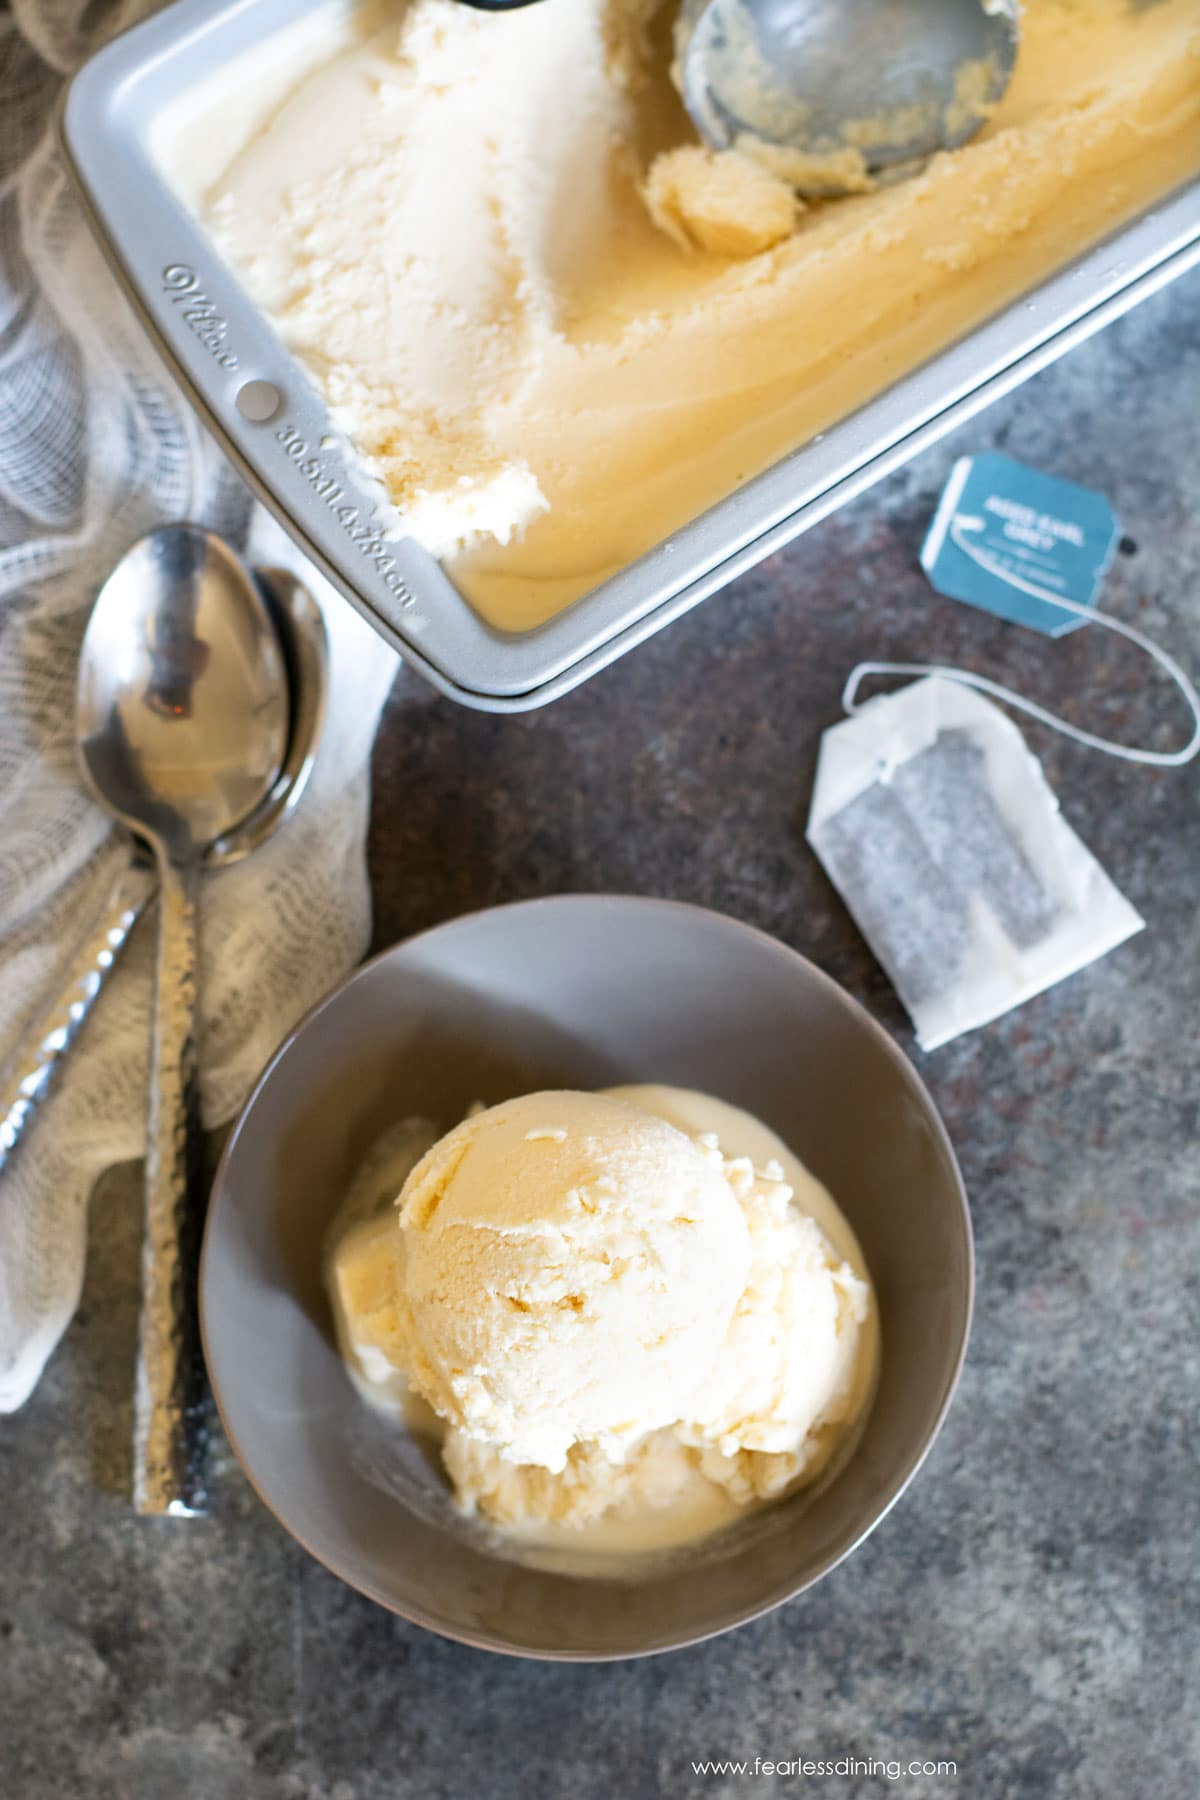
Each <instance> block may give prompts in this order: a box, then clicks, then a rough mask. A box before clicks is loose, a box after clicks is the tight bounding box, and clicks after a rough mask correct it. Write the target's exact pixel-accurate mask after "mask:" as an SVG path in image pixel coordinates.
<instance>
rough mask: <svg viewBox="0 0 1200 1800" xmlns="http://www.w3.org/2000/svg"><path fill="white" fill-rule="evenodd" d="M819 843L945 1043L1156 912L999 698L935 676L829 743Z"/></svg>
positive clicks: (835, 877) (846, 724)
mask: <svg viewBox="0 0 1200 1800" xmlns="http://www.w3.org/2000/svg"><path fill="white" fill-rule="evenodd" d="M808 841H809V843H810V844H811V845H812V847H813V849H814V850H815V851H816V853H817V856H818V857H819V858H820V860H821V862H822V863H823V864H824V866H825V869H826V871H827V873H828V875H829V877H830V879H831V880H832V882H833V884H834V886H835V887H836V888H837V890H838V892H839V893H840V894H841V896H842V898H843V900H844V901H845V903H846V905H847V907H848V908H849V910H850V912H851V913H852V914H853V916H854V919H855V921H856V923H857V925H858V927H859V929H860V931H861V932H862V934H863V936H864V937H865V938H866V940H867V942H868V943H869V944H870V946H871V949H872V950H873V951H874V953H875V955H876V956H877V957H878V958H879V961H880V962H881V963H882V964H883V967H884V968H885V969H886V970H887V973H888V975H889V976H890V978H891V980H892V982H893V984H894V986H895V988H896V991H897V992H898V993H899V995H900V998H901V1000H902V1001H903V1002H904V1005H905V1007H906V1008H907V1010H908V1012H909V1013H910V1014H911V1016H912V1020H913V1023H914V1025H915V1026H916V1029H917V1038H918V1040H919V1042H920V1044H921V1046H922V1048H923V1049H925V1050H933V1049H935V1048H936V1047H937V1046H938V1045H939V1044H944V1043H946V1042H947V1041H948V1040H949V1039H950V1038H953V1037H957V1036H958V1035H959V1033H960V1032H964V1031H970V1030H972V1029H973V1028H974V1027H975V1026H977V1025H983V1024H986V1023H987V1021H988V1020H989V1019H995V1018H998V1017H999V1015H1000V1014H1001V1013H1005V1012H1007V1011H1009V1009H1010V1008H1011V1007H1014V1006H1018V1005H1020V1003H1021V1002H1022V1001H1023V1000H1028V999H1029V998H1030V997H1031V996H1032V995H1034V994H1038V993H1041V992H1042V991H1043V989H1045V988H1048V987H1052V986H1053V985H1054V983H1055V982H1056V981H1061V980H1062V979H1063V978H1064V977H1065V976H1067V975H1071V974H1074V972H1075V971H1076V970H1077V969H1081V968H1083V967H1084V966H1085V964H1087V963H1090V962H1093V961H1094V960H1095V959H1096V958H1097V957H1099V956H1103V955H1104V953H1105V952H1106V951H1107V950H1111V949H1113V948H1114V946H1115V945H1117V944H1120V943H1123V942H1124V940H1125V939H1126V938H1128V937H1131V936H1132V935H1133V933H1134V932H1136V931H1140V930H1141V927H1142V923H1143V921H1142V920H1141V918H1140V917H1139V916H1138V914H1137V913H1136V912H1135V910H1134V909H1133V907H1132V906H1131V905H1130V904H1129V902H1128V901H1127V900H1126V899H1125V898H1124V897H1123V896H1122V895H1121V894H1120V893H1119V892H1118V891H1117V889H1116V888H1115V887H1114V886H1113V883H1112V882H1111V881H1110V880H1109V878H1108V876H1107V875H1106V874H1105V873H1104V871H1103V869H1102V868H1101V867H1100V865H1099V863H1097V861H1096V859H1095V858H1094V857H1093V856H1092V855H1091V853H1090V852H1089V851H1088V850H1087V849H1086V848H1085V846H1084V845H1083V844H1082V843H1081V842H1080V840H1079V838H1078V837H1077V836H1076V834H1075V832H1074V831H1072V829H1071V827H1070V826H1069V825H1068V824H1067V823H1066V821H1065V820H1064V819H1063V818H1062V816H1061V814H1060V813H1059V810H1058V801H1057V800H1056V799H1055V796H1054V794H1053V793H1052V792H1051V789H1050V787H1049V784H1048V783H1047V781H1046V778H1045V776H1044V775H1043V773H1042V767H1041V764H1040V763H1039V762H1038V761H1037V759H1036V757H1034V756H1033V755H1032V754H1031V752H1030V751H1029V750H1028V749H1027V747H1026V745H1025V740H1024V739H1023V737H1022V736H1021V733H1020V732H1019V731H1018V729H1017V727H1016V726H1015V725H1014V724H1013V723H1012V721H1011V719H1009V718H1008V717H1007V716H1006V715H1005V714H1004V713H1003V712H1001V710H1000V708H999V707H998V706H995V705H993V703H992V702H991V701H990V700H987V699H985V698H984V697H983V695H982V694H981V693H979V692H977V691H975V690H973V689H972V688H970V687H967V686H964V685H962V684H961V683H960V682H957V681H952V680H946V679H944V678H942V677H939V676H930V677H928V678H926V679H925V680H922V681H915V682H913V683H911V684H910V685H909V686H908V687H905V688H901V689H900V690H899V692H897V693H894V694H884V695H880V696H878V697H877V698H876V699H873V700H869V701H867V702H866V703H865V704H864V705H863V706H861V707H860V708H859V709H858V710H857V711H856V712H854V714H853V715H852V716H851V717H850V718H848V719H845V720H844V721H843V722H842V723H841V724H839V725H835V726H833V727H832V728H831V729H830V730H828V731H827V732H826V733H825V735H824V737H823V739H822V741H821V754H820V760H819V762H818V765H817V778H816V785H815V788H814V791H813V800H812V807H811V810H810V813H809V820H808Z"/></svg>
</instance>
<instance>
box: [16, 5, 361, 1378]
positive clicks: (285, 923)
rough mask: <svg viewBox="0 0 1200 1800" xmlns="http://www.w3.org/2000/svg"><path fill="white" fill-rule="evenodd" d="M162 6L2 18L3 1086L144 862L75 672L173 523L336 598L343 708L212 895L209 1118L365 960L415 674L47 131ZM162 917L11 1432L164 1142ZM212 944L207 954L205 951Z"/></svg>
mask: <svg viewBox="0 0 1200 1800" xmlns="http://www.w3.org/2000/svg"><path fill="white" fill-rule="evenodd" d="M152 10H153V7H152V6H151V5H149V4H146V3H145V0H141V3H139V0H10V4H9V6H8V7H7V9H6V8H5V7H4V5H3V0H0V1066H3V1064H4V1063H5V1062H6V1061H7V1060H8V1058H9V1057H10V1056H11V1054H12V1052H13V1050H14V1048H15V1045H16V1043H17V1041H18V1039H19V1037H20V1035H21V1032H22V1029H23V1027H24V1026H25V1025H26V1024H27V1022H28V1021H29V1019H30V1018H31V1016H32V1014H33V1012H34V1009H35V1007H36V1006H37V1004H38V1002H39V1001H40V1000H41V999H43V998H44V997H46V996H47V995H48V992H49V990H50V989H51V988H52V987H53V985H54V983H55V981H56V979H57V977H58V975H59V973H60V971H61V970H62V968H63V966H64V964H65V961H66V959H67V958H68V956H69V954H70V952H71V950H72V948H73V947H74V946H75V945H76V943H77V942H78V941H79V939H80V938H81V937H82V936H83V934H84V932H85V930H86V928H87V926H88V925H89V924H90V923H91V922H92V920H93V919H94V917H95V916H96V914H97V913H98V911H99V909H100V907H101V905H102V903H103V902H104V900H105V899H106V897H107V895H108V893H109V891H110V888H111V886H112V883H113V881H114V879H115V877H116V875H117V872H118V870H119V868H120V866H121V862H122V859H123V858H124V857H125V856H126V855H127V850H126V849H125V848H124V846H123V845H122V843H121V842H120V840H119V839H118V837H117V836H116V834H115V833H114V831H113V829H112V827H111V825H110V824H109V822H108V820H107V819H106V818H105V817H104V815H103V814H102V813H101V812H100V811H99V810H98V809H97V808H96V806H95V805H94V804H93V802H92V801H91V800H90V799H89V797H88V795H87V794H86V793H85V792H84V790H83V788H82V786H81V784H80V780H79V777H78V774H77V772H76V765H75V755H74V745H73V740H72V729H71V726H72V709H73V694H74V683H75V662H76V655H77V651H78V646H79V641H80V637H81V635H82V632H83V627H84V623H85V621H86V618H87V612H88V607H89V605H90V603H91V600H92V599H93V597H94V595H95V592H96V588H97V586H98V584H99V582H100V581H101V579H102V578H103V576H104V575H105V574H106V573H107V571H108V570H109V569H110V568H111V566H112V565H113V563H114V562H115V561H116V560H117V558H118V557H119V556H120V555H121V553H122V552H123V551H124V550H125V549H126V548H127V547H128V546H129V545H130V544H131V543H132V542H133V540H134V539H135V538H136V537H138V536H139V535H140V534H141V533H142V532H144V531H146V530H148V529H150V528H151V527H152V526H153V525H155V524H157V523H159V522H161V521H163V520H166V519H177V518H190V519H200V520H203V521H205V522H206V523H208V524H210V525H212V526H214V527H216V528H217V529H219V530H222V531H225V532H227V533H229V534H231V535H232V536H233V537H234V538H235V539H236V540H238V541H243V542H244V541H245V539H246V534H247V533H248V534H249V549H250V553H251V554H252V555H254V556H256V557H257V559H258V560H260V561H274V562H286V563H290V565H291V566H292V567H293V568H295V569H296V570H297V572H298V573H300V574H301V575H303V576H304V578H305V579H306V580H308V581H309V583H310V585H311V586H312V587H313V590H314V592H317V593H318V594H319V597H320V598H321V600H322V603H323V605H324V609H325V617H326V623H327V626H328V628H329V633H330V645H331V657H332V671H331V704H330V715H329V720H328V724H327V728H326V732H325V734H324V737H323V739H322V744H321V749H320V753H319V756H318V760H317V766H316V769H315V771H314V774H313V778H312V781H311V784H310V787H309V789H308V791H307V793H306V794H305V797H304V799H303V800H302V802H301V804H300V806H299V807H298V808H297V811H296V813H295V815H294V816H293V817H292V818H291V819H290V820H289V821H288V822H287V824H286V825H285V826H284V827H283V829H282V830H281V831H280V832H279V833H278V834H277V836H276V837H275V838H274V839H273V840H272V841H271V842H270V843H269V844H268V845H267V846H266V847H264V848H263V849H262V850H260V851H259V852H257V853H256V855H255V856H254V857H252V858H251V859H250V860H249V861H247V862H245V863H243V864H241V865H239V866H236V867H233V868H231V869H229V870H227V871H224V872H222V873H221V874H218V875H214V876H212V877H210V878H209V880H208V882H207V884H206V887H205V891H204V896H203V902H202V911H201V920H200V930H201V996H202V1013H203V1038H202V1052H201V1057H202V1082H203V1094H204V1109H205V1117H206V1121H207V1122H208V1123H209V1124H210V1125H213V1124H217V1123H219V1122H220V1121H222V1120H224V1119H226V1118H228V1117H229V1116H230V1115H231V1114H232V1113H233V1112H234V1111H236V1109H237V1107H238V1105H239V1104H240V1102H241V1101H242V1099H243V1098H244V1096H245V1094H246V1092H247V1090H248V1088H249V1086H250V1085H251V1083H252V1082H253V1080H254V1078H255V1076H256V1075H257V1073H258V1072H259V1070H260V1069H261V1067H262V1065H263V1063H264V1062H265V1061H266V1059H267V1058H268V1056H269V1055H270V1053H271V1051H272V1050H273V1049H274V1047H275V1045H276V1044H277V1043H278V1041H279V1039H280V1038H281V1037H282V1036H283V1035H284V1033H285V1032H286V1030H287V1029H288V1027H289V1026H290V1025H291V1024H292V1023H293V1022H294V1021H295V1020H296V1019H297V1018H298V1017H299V1016H300V1015H301V1014H302V1013H303V1012H304V1011H305V1010H306V1009H307V1008H308V1007H309V1006H310V1005H311V1004H312V1003H313V1002H314V1001H315V1000H316V999H318V998H319V996H320V995H321V994H322V993H324V992H325V991H326V990H327V989H328V988H329V987H330V986H331V985H332V984H333V983H334V982H335V981H336V980H337V979H338V978H339V977H340V976H341V975H342V974H343V973H344V972H345V971H346V970H347V969H349V968H350V967H351V966H352V965H353V964H354V963H355V962H356V961H357V959H358V958H359V957H360V956H361V955H362V953H363V950H364V949H365V947H366V943H367V939H368V935H369V929H370V917H369V908H370V901H369V892H368V887H367V876H366V864H365V855H364V842H365V835H366V826H367V801H368V794H367V771H368V764H369V758H370V749H371V741H372V738H373V736H374V732H375V727H376V723H377V720H378V715H379V710H380V708H381V706H382V703H383V700H384V697H385V695H386V693H387V690H388V687H389V685H390V683H391V680H392V677H393V674H394V672H395V667H396V663H395V658H394V657H393V655H392V654H391V652H390V651H389V650H387V649H386V647H385V646H384V645H383V643H382V642H381V640H380V639H378V638H377V637H376V636H375V635H374V633H373V632H371V631H370V630H369V628H368V627H367V626H365V625H364V624H363V623H362V622H361V620H359V618H358V617H357V615H356V614H355V613H353V612H352V611H351V609H350V608H349V607H348V606H346V605H345V604H344V603H343V602H341V601H340V600H339V599H338V598H337V597H336V596H335V595H333V594H332V593H330V591H329V590H328V589H327V588H324V587H323V585H322V584H321V583H320V582H319V581H318V579H317V578H316V577H315V576H314V575H313V574H312V572H311V571H308V570H306V569H305V568H304V566H303V564H302V563H300V562H299V561H298V559H297V556H296V553H295V552H294V551H292V550H291V549H290V547H289V546H288V545H287V544H286V543H285V541H284V539H283V537H282V534H280V533H279V532H278V531H277V530H276V528H275V527H274V526H272V525H271V524H270V523H269V521H267V520H266V518H265V515H262V514H261V513H259V512H257V510H256V509H254V508H253V507H252V505H251V502H250V499H249V496H248V494H247V492H246V490H245V489H244V488H243V487H242V486H241V484H240V483H239V482H238V480H237V479H236V477H235V476H234V475H233V474H232V472H231V471H230V469H229V468H228V466H227V465H226V464H224V463H223V462H222V460H221V458H220V456H219V454H218V453H217V451H216V450H215V448H214V447H213V446H212V444H211V443H210V442H209V441H208V440H207V439H206V438H205V437H204V435H203V433H202V431H201V429H200V427H199V426H198V424H197V422H196V420H195V418H194V417H193V416H192V414H191V412H190V411H189V409H188V407H187V405H186V403H185V402H184V400H183V399H182V397H181V396H180V395H179V394H178V393H177V392H176V390H175V389H174V388H173V386H172V385H171V383H170V381H169V380H168V378H167V377H166V375H165V374H164V372H163V370H162V368H161V366H160V365H159V363H158V362H157V360H156V358H155V356H154V354H153V352H152V351H151V349H150V346H149V344H148V342H147V340H146V339H145V337H144V335H143V334H142V331H141V329H140V327H139V326H138V324H137V322H136V321H135V319H134V318H133V315H132V314H131V312H130V311H129V310H128V308H127V307H126V305H125V303H124V301H123V300H122V298H121V296H120V294H119V292H118V291H117V289H116V287H115V285H114V283H113V281H112V278H111V277H110V275H109V273H108V271H107V269H106V267H105V265H104V262H103V260H102V259H101V257H100V254H99V252H98V250H97V249H96V247H95V245H94V243H93V242H92V240H91V237H90V235H89V233H88V230H87V228H86V226H85V225H84V223H83V221H82V219H81V217H80V214H79V211H78V208H77V206H76V204H75V201H74V198H73V196H72V194H71V192H70V189H69V187H68V184H67V181H66V179H65V176H64V174H63V171H62V168H61V166H60V164H59V160H58V157H57V155H56V153H55V150H54V148H53V145H52V143H51V140H50V137H49V135H48V125H49V121H50V118H51V115H52V111H53V108H54V103H55V98H56V95H57V93H58V90H59V88H60V86H61V83H62V79H63V77H64V76H65V75H66V74H68V73H69V72H70V71H71V70H72V69H73V68H74V67H75V66H76V65H77V64H78V63H79V62H81V61H82V60H83V59H84V58H85V57H86V56H87V55H88V54H89V53H90V51H91V50H93V49H95V48H96V47H98V45H99V44H100V43H101V42H102V41H104V39H106V38H107V37H109V36H111V35H113V34H114V33H115V32H116V31H118V30H121V29H123V28H124V27H125V26H127V25H129V24H132V23H133V22H134V20H135V19H136V18H137V17H138V15H139V14H140V13H143V12H149V11H152ZM154 924H155V920H154V914H153V911H151V912H150V913H149V914H148V915H147V916H146V917H144V918H143V919H142V921H141V923H140V924H139V926H138V927H137V930H136V932H135V933H134V937H133V940H132V942H131V943H130V945H129V946H128V948H127V950H126V953H125V957H124V959H123V962H122V964H121V966H120V967H119V968H118V970H117V971H116V972H115V974H114V976H113V978H112V981H111V983H110V986H109V989H108V991H107V992H106V993H105V994H103V995H102V996H101V998H100V1000H99V1001H98V1002H97V1004H96V1007H95V1009H94V1012H93V1014H92V1017H91V1018H90V1019H89V1020H88V1022H87V1025H86V1027H85V1029H84V1031H83V1033H82V1034H81V1036H80V1038H79V1040H78V1042H77V1043H76V1045H75V1046H74V1048H73V1049H72V1051H71V1053H70V1058H69V1061H68V1063H67V1066H66V1069H65V1072H64V1073H63V1076H62V1078H61V1080H60V1082H59V1084H58V1087H57V1089H56V1091H55V1092H54V1093H53V1095H52V1096H51V1098H50V1099H49V1100H48V1101H47V1102H46V1104H45V1105H44V1107H43V1108H42V1110H41V1113H40V1115H39V1116H38V1118H37V1119H36V1120H35V1122H34V1124H33V1126H32V1128H31V1130H30V1131H29V1132H28V1134H27V1136H26V1138H25V1140H24V1141H23V1143H22V1144H21V1146H20V1148H19V1151H18V1153H17V1155H16V1156H15V1157H14V1159H13V1162H12V1164H11V1165H10V1167H9V1169H7V1170H6V1171H5V1173H4V1175H3V1176H0V1411H11V1410H13V1409H14V1408H16V1407H18V1406H20V1405H21V1404H22V1403H23V1402H24V1401H25V1400H26V1399H27V1397H28V1396H29V1394H30V1393H31V1391H32V1389H33V1387H34V1385H35V1383H36V1382H37V1380H38V1377H39V1375H40V1374H41V1371H42V1369H43V1367H44V1365H45V1362H46V1359H47V1358H48V1357H49V1355H50V1353H51V1351H52V1350H53V1349H54V1346H55V1345H56V1344H57V1342H58V1340H59V1338H60V1337H61V1335H62V1332H63V1330H64V1329H65V1327H66V1325H67V1323H68V1322H69V1320H70V1318H71V1315H72V1313H73V1311H74V1309H75V1307H76V1305H77V1303H78V1299H79V1292H80V1286H81V1282H82V1277H83V1261H84V1251H85V1245H86V1236H87V1205H88V1199H89V1195H90V1193H91V1191H92V1188H93V1186H94V1184H95V1182H96V1180H97V1177H98V1176H99V1175H100V1174H101V1173H102V1171H103V1170H105V1169H106V1168H107V1167H109V1165H111V1164H113V1163H117V1162H121V1161H125V1160H127V1159H130V1158H133V1157H137V1156H139V1155H140V1154H141V1153H142V1149H143V1143H144V1120H145V1101H146V1081H147V1053H148V1043H149V1030H150V1017H151V1005H152V975H153V963H154V937H155V931H154ZM206 946H207V950H206Z"/></svg>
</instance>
